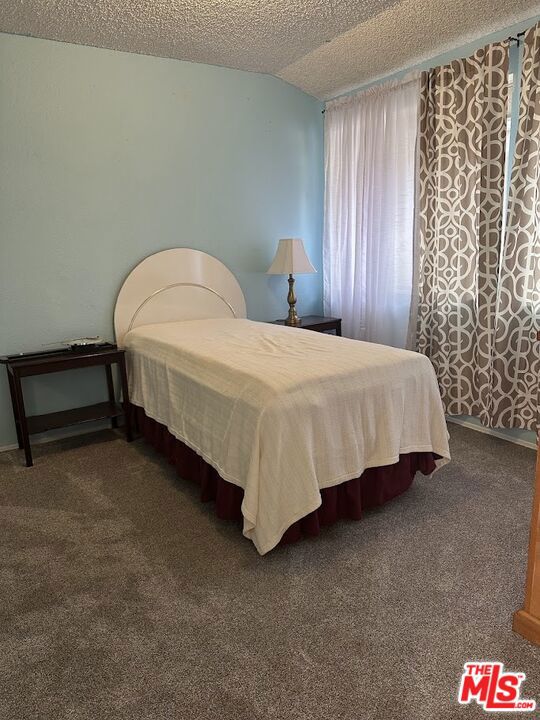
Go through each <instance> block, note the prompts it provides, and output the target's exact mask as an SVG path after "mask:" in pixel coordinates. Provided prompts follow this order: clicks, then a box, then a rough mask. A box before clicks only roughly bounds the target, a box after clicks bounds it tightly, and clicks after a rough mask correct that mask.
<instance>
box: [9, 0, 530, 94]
mask: <svg viewBox="0 0 540 720" xmlns="http://www.w3.org/2000/svg"><path fill="white" fill-rule="evenodd" d="M538 12H540V0H538V2H531V1H530V0H511V1H509V0H453V1H451V0H0V31H2V32H8V33H16V34H21V35H31V36H34V37H41V38H48V39H51V40H60V41H64V42H71V43H79V44H83V45H95V46H98V47H104V48H112V49H115V50H125V51H128V52H136V53H143V54H147V55H159V56H162V57H172V58H178V59H181V60H190V61H193V62H202V63H210V64H214V65H224V66H227V67H232V68H238V69H242V70H254V71H258V72H265V73H270V74H272V75H276V76H278V77H281V78H283V79H284V80H287V81H288V82H290V83H292V84H293V85H297V86H298V87H300V88H301V89H303V90H305V91H306V92H308V93H310V94H312V95H315V96H317V97H319V98H322V99H327V98H329V97H332V96H335V95H337V94H339V93H340V92H343V91H346V90H348V89H350V88H351V87H354V86H357V85H360V84H363V83H366V82H369V81H371V80H374V79H376V78H379V77H382V76H384V75H388V74H389V73H392V72H394V71H396V70H399V69H402V68H405V67H407V66H410V65H412V64H414V63H415V62H419V61H421V60H423V59H428V58H429V57H433V56H434V55H436V54H437V53H440V52H443V51H444V50H445V49H450V48H452V47H456V45H458V44H460V43H461V44H463V43H465V42H468V41H469V40H471V41H472V40H475V39H476V38H479V37H482V36H484V35H486V34H488V33H491V32H495V31H497V30H500V29H502V28H504V27H508V26H510V25H511V24H513V23H516V22H520V21H522V20H526V19H527V18H529V17H532V16H533V15H535V14H537V13H538Z"/></svg>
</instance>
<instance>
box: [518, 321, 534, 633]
mask: <svg viewBox="0 0 540 720" xmlns="http://www.w3.org/2000/svg"><path fill="white" fill-rule="evenodd" d="M537 339H538V340H540V332H538V334H537ZM538 439H539V443H538V450H537V460H536V479H535V488H534V499H533V507H532V514H531V529H530V533H529V550H528V559H527V581H526V586H525V602H524V604H523V609H522V610H518V611H517V612H516V613H514V620H513V623H512V629H513V630H514V632H517V633H518V634H519V635H522V636H523V637H524V638H526V639H527V640H530V641H531V642H532V643H535V644H536V645H540V436H539V438H538Z"/></svg>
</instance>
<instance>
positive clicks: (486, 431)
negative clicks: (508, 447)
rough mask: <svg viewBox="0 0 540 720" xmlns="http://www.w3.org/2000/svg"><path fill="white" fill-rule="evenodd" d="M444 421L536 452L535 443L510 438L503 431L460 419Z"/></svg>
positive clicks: (447, 417)
mask: <svg viewBox="0 0 540 720" xmlns="http://www.w3.org/2000/svg"><path fill="white" fill-rule="evenodd" d="M446 420H447V421H448V422H451V423H454V424H455V425H462V426H463V427H466V428H468V429H469V430H476V432H480V433H484V435H492V436H493V437H496V438H499V440H506V442H511V443H514V444H515V445H522V446H523V447H526V448H530V449H531V450H536V447H537V445H536V443H534V442H530V441H529V440H524V439H523V438H518V437H512V436H510V435H508V434H507V433H505V431H504V430H497V429H495V428H487V427H484V426H483V425H477V424H476V423H474V422H471V421H470V420H466V419H465V420H464V419H463V418H460V417H449V416H448V415H447V416H446Z"/></svg>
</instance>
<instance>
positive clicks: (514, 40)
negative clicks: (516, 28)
mask: <svg viewBox="0 0 540 720" xmlns="http://www.w3.org/2000/svg"><path fill="white" fill-rule="evenodd" d="M524 37H525V30H523V32H520V33H518V34H517V35H516V37H513V36H512V35H510V37H509V38H508V40H509V41H510V42H515V43H517V44H518V45H520V44H521V38H524Z"/></svg>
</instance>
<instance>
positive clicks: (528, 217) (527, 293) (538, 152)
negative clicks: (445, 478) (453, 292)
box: [491, 25, 540, 430]
mask: <svg viewBox="0 0 540 720" xmlns="http://www.w3.org/2000/svg"><path fill="white" fill-rule="evenodd" d="M539 184H540V25H537V26H536V27H533V28H531V30H529V32H528V33H527V34H526V36H525V39H524V55H523V65H522V74H521V97H520V111H519V124H518V134H517V143H516V150H515V156H514V163H513V170H512V176H511V184H510V194H509V209H508V221H507V230H506V240H505V244H504V247H503V252H502V259H501V269H500V281H499V294H498V302H497V313H496V327H495V342H494V354H493V368H492V379H491V383H492V405H493V407H492V410H491V415H492V418H491V419H492V426H493V427H518V428H527V429H529V430H536V429H537V423H538V387H539V379H540V361H539V351H538V345H539V343H538V341H537V339H536V336H537V332H538V330H539V329H540V326H539V319H540V235H539V228H540V193H539Z"/></svg>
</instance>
